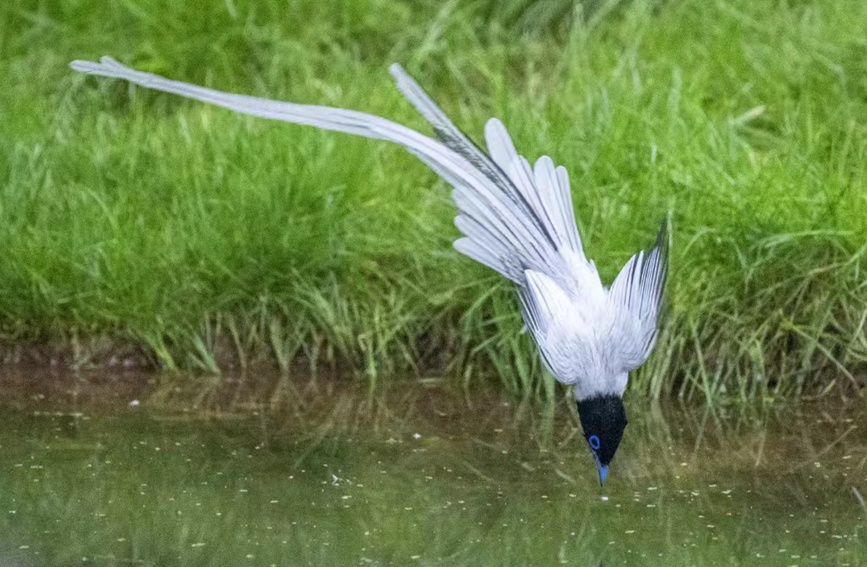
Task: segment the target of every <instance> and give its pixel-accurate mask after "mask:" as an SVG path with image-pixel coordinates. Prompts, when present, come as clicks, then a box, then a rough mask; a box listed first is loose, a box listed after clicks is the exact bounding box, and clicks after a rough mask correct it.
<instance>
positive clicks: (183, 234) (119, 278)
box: [0, 0, 867, 400]
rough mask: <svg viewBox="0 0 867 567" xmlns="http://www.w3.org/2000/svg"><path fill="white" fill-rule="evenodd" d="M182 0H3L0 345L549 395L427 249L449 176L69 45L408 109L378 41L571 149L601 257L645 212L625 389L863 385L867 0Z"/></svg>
mask: <svg viewBox="0 0 867 567" xmlns="http://www.w3.org/2000/svg"><path fill="white" fill-rule="evenodd" d="M57 4H62V6H58V5H57ZM199 4H201V3H192V2H189V3H183V2H169V1H164V0H146V1H143V2H136V3H129V2H123V1H120V0H115V1H109V2H104V1H99V2H97V1H96V0H78V1H74V2H67V3H50V2H40V1H37V0H19V1H17V2H11V3H6V4H4V5H3V6H2V7H0V76H2V77H3V81H2V86H0V242H2V258H3V261H2V262H0V329H2V334H3V336H4V337H5V339H6V340H7V341H33V340H46V339H51V340H55V341H56V340H60V341H72V342H80V341H83V340H87V339H88V338H91V337H111V338H113V339H117V340H120V341H127V342H130V343H133V344H141V345H144V346H145V347H146V350H147V351H148V352H149V353H152V356H153V359H154V360H156V361H158V363H159V364H161V365H163V366H165V367H194V368H204V369H207V370H216V369H218V368H219V367H220V366H221V365H225V364H227V363H228V362H229V361H235V362H236V363H239V364H242V365H251V364H253V363H255V362H256V361H258V360H270V361H276V362H277V363H278V364H280V365H281V366H283V367H284V368H289V367H291V366H292V361H299V360H300V361H303V363H304V364H308V363H309V364H310V365H312V366H313V367H314V368H321V367H322V366H324V365H339V366H340V367H342V368H347V367H349V368H352V369H354V370H357V371H358V372H360V373H362V374H364V375H366V376H368V377H370V378H371V379H377V378H379V377H382V376H387V375H393V374H406V373H408V372H409V373H417V374H420V375H429V374H431V373H436V374H448V375H451V376H454V377H455V378H457V379H461V380H464V381H466V382H467V383H470V384H472V383H475V382H478V381H486V380H491V379H494V380H496V379H500V380H502V382H503V383H504V384H505V385H506V386H507V387H509V388H511V389H513V390H515V391H526V392H538V393H543V394H544V395H549V394H550V393H551V392H552V391H553V387H552V385H551V382H550V381H549V380H546V379H542V375H541V372H540V369H539V364H538V362H537V359H536V355H535V352H534V349H533V348H532V345H531V343H530V340H529V338H528V337H526V336H522V335H519V334H518V330H519V328H520V320H519V317H518V314H517V308H516V301H515V298H514V297H513V293H512V291H511V290H510V288H509V286H507V285H505V284H504V283H503V282H502V281H500V280H499V278H498V277H496V276H495V275H494V274H493V273H491V272H490V271H487V270H486V269H484V268H482V267H480V266H476V265H474V264H472V263H471V262H470V261H469V260H467V259H465V258H463V257H460V256H459V255H458V254H457V253H456V252H454V251H453V250H452V249H451V245H450V243H451V241H452V240H453V239H454V238H455V237H456V236H457V231H456V230H455V229H454V228H453V227H452V224H451V218H452V216H453V209H452V207H451V204H450V202H449V199H448V189H447V187H446V186H445V185H444V183H442V182H441V181H439V180H437V178H436V176H435V175H434V174H433V173H431V172H429V171H428V170H426V169H425V167H424V166H422V165H421V164H419V163H418V162H416V161H415V160H414V159H413V158H412V157H411V156H409V155H407V154H405V153H404V152H403V151H402V150H400V149H399V148H396V147H392V146H389V145H385V144H382V143H376V142H372V141H368V140H362V139H356V138H352V137H349V136H344V135H338V134H331V133H322V132H318V131H315V130H312V129H308V128H303V127H295V126H288V125H284V124H274V123H268V122H264V121H257V120H253V119H248V118H244V117H239V116H236V115H234V114H232V113H230V112H227V111H223V110H219V109H215V108H211V107H207V106H205V105H201V104H196V103H191V102H187V101H184V100H181V99H179V98H176V97H172V96H169V95H162V94H157V93H153V92H146V91H144V90H134V89H131V88H129V87H128V86H127V85H126V84H121V83H119V82H113V81H106V80H94V79H92V78H85V77H82V76H78V75H76V74H74V73H72V72H71V71H69V70H68V69H67V66H66V64H67V62H68V61H70V60H72V59H76V58H87V59H92V58H95V57H98V56H99V55H103V54H111V55H113V56H115V57H116V58H118V59H119V60H121V61H122V62H125V63H129V64H131V65H133V66H136V67H138V68H140V69H144V70H149V71H153V72H158V73H161V74H165V75H168V76H170V77H173V78H179V79H183V80H187V81H191V82H196V83H202V84H207V85H209V86H214V87H216V88H220V89H223V90H230V91H235V92H243V93H250V94H255V95H260V96H268V97H271V98H282V99H286V100H292V101H299V102H308V103H319V104H329V105H334V106H342V107H348V108H356V109H361V110H365V111H369V112H372V113H375V114H381V115H384V116H388V117H391V118H393V119H396V120H398V121H401V122H405V123H407V124H410V125H412V126H416V127H419V128H422V127H423V126H422V123H421V121H420V120H419V118H418V117H417V116H416V115H415V113H414V112H413V111H412V109H411V108H410V107H409V106H408V104H406V103H404V102H403V101H402V100H401V98H400V96H399V95H398V94H397V92H396V89H395V88H394V87H393V86H392V85H391V82H390V78H389V76H388V74H387V72H386V66H387V64H388V63H390V62H392V61H399V62H402V63H404V64H405V65H406V66H407V67H408V68H409V69H410V71H411V72H413V73H414V74H415V75H416V76H417V77H418V78H419V80H420V81H421V82H422V84H424V85H425V86H426V87H427V88H428V90H429V91H430V92H431V93H432V95H433V96H434V98H435V99H437V100H439V101H440V102H441V104H442V106H443V107H444V108H445V109H446V111H447V112H449V113H450V114H451V115H452V117H453V118H454V120H455V122H456V123H458V124H459V125H461V126H462V127H463V128H464V129H465V130H466V131H467V132H468V133H469V134H470V135H472V136H474V137H476V138H477V139H478V138H479V134H480V133H481V131H482V127H483V124H484V122H485V120H486V119H487V118H488V117H489V116H498V117H500V118H502V119H503V121H504V122H505V124H506V125H507V127H508V128H509V129H510V131H511V133H512V135H513V137H514V138H515V140H516V143H517V144H518V147H519V149H520V150H521V151H522V153H524V154H525V155H527V156H528V157H530V158H531V159H535V157H537V156H538V155H541V154H549V155H551V156H552V157H553V158H554V160H555V161H556V162H557V163H561V164H564V165H565V166H566V167H567V169H568V170H569V172H570V175H571V179H572V186H573V196H574V201H575V204H576V207H577V208H576V212H577V217H578V219H579V225H580V229H581V231H582V235H583V237H584V241H585V246H586V248H587V252H588V255H590V256H591V257H593V258H595V259H596V262H597V264H598V266H599V268H600V271H601V273H602V274H603V276H604V278H606V279H607V280H610V278H613V276H614V275H615V274H616V272H617V270H618V269H619V267H620V266H621V265H622V264H623V263H624V262H625V261H626V260H627V258H628V257H629V256H630V255H631V254H632V253H633V252H634V251H636V250H638V249H639V248H641V247H646V246H648V245H649V244H650V243H651V242H652V240H653V237H654V234H655V231H656V229H657V227H658V223H659V220H660V219H661V218H662V217H663V216H665V215H666V214H668V213H669V212H670V213H671V215H672V221H673V239H674V241H673V250H672V275H671V278H670V285H669V289H668V296H669V301H670V308H669V314H668V317H667V320H666V322H665V326H664V332H663V336H662V339H661V341H660V343H659V346H658V348H657V351H656V353H655V354H654V356H653V357H652V358H651V360H650V361H649V362H648V364H647V365H646V366H645V367H644V368H643V369H642V370H641V371H640V372H638V373H637V375H636V376H635V377H634V378H633V381H632V389H633V392H634V393H635V394H643V395H648V396H665V395H669V394H679V395H683V396H685V397H690V398H700V397H705V398H707V399H709V400H713V399H718V397H719V396H720V395H728V396H735V397H739V398H742V399H748V398H753V397H756V396H765V395H782V394H786V395H789V394H799V393H813V392H816V391H823V390H827V389H833V388H838V389H840V390H844V389H845V390H846V391H849V390H851V388H852V387H854V386H856V385H862V384H864V382H865V381H867V337H865V317H867V287H865V268H867V258H865V243H867V183H865V181H867V175H865V165H864V164H865V163H867V160H865V158H867V64H865V61H867V44H865V42H864V36H863V30H864V29H867V4H864V3H858V2H850V1H843V0H833V1H828V2H819V1H816V2H799V3H785V2H779V3H775V2H766V3H755V2H749V1H747V0H742V1H741V0H733V1H729V2H717V3H709V2H700V1H693V2H632V3H629V2H625V3H622V4H618V5H611V6H608V5H607V4H605V3H600V2H597V3H593V4H592V5H588V7H587V12H588V13H587V14H586V15H584V16H581V15H576V14H575V13H574V12H572V11H571V10H569V9H568V4H569V3H566V2H556V1H555V2H547V3H530V2H512V3H506V4H501V3H496V2H483V1H480V2H474V3H466V4H465V3H461V2H452V3H446V4H442V3H440V2H434V1H432V0H430V1H428V0H419V1H415V2H407V3H396V2H392V1H386V0H366V1H361V2H353V3H344V2H338V1H336V0H335V1H326V2H314V1H307V0H289V1H280V2H278V1H277V0H273V1H271V0H268V1H257V2H253V1H247V0H236V1H234V2H222V1H220V2H217V1H214V2H210V3H205V4H207V5H208V7H207V8H205V7H203V6H201V5H199ZM350 4H351V6H350ZM607 280H606V281H607Z"/></svg>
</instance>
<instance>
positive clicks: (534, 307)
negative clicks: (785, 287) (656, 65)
mask: <svg viewBox="0 0 867 567" xmlns="http://www.w3.org/2000/svg"><path fill="white" fill-rule="evenodd" d="M70 67H71V68H72V69H73V70H75V71H78V72H81V73H85V74H89V75H98V76H103V77H112V78H117V79H123V80H126V81H129V82H130V83H133V84H136V85H139V86H142V87H146V88H149V89H155V90H158V91H164V92H167V93H173V94H176V95H180V96H182V97H186V98H190V99H195V100H198V101H202V102H206V103H210V104H214V105H217V106H220V107H223V108H227V109H229V110H233V111H235V112H238V113H241V114H247V115H252V116H256V117H260V118H265V119H272V120H278V121H283V122H289V123H294V124H300V125H307V126H314V127H317V128H320V129H324V130H332V131H337V132H343V133H348V134H354V135H358V136H363V137H366V138H372V139H376V140H384V141H388V142H392V143H396V144H398V145H400V146H403V147H404V148H405V149H406V150H408V151H409V152H410V153H411V154H413V155H414V156H416V157H417V158H418V159H419V160H421V161H422V162H423V163H424V164H426V165H427V166H428V167H430V168H431V169H432V170H433V171H434V172H436V173H437V174H438V175H439V176H440V177H442V178H443V179H444V180H445V181H446V182H447V183H448V184H449V185H451V186H452V188H453V190H452V194H451V196H452V200H453V202H454V205H455V206H456V208H457V215H456V217H455V219H454V223H455V226H456V227H457V229H458V231H459V232H460V233H461V234H462V236H461V237H460V238H458V239H457V240H455V242H454V247H455V249H456V250H457V251H458V252H460V253H461V254H463V255H465V256H467V257H469V258H471V259H472V260H475V261H476V262H479V263H481V264H483V265H484V266H487V267H488V268H491V269H492V270H494V271H495V272H497V273H499V274H500V275H502V276H503V277H505V278H506V279H507V280H509V281H510V282H512V283H513V284H514V287H515V289H516V290H517V296H518V303H519V304H520V310H521V314H522V317H523V320H524V323H525V328H526V329H527V330H528V331H529V333H530V334H531V335H532V337H533V339H534V341H535V343H536V346H537V350H538V351H539V354H540V356H541V359H542V362H543V365H544V366H545V368H546V369H547V370H548V372H549V373H550V374H551V375H552V376H553V377H554V378H555V379H556V380H557V381H559V382H560V383H562V384H564V385H566V386H567V387H568V386H571V387H572V392H573V395H574V398H575V403H576V406H577V411H578V416H579V421H580V424H581V428H582V430H583V433H584V437H585V439H586V441H587V445H588V447H589V449H590V452H591V454H592V456H593V458H594V460H595V462H596V466H597V470H598V473H599V482H600V484H602V483H604V482H605V479H606V477H607V476H608V469H609V466H610V463H611V461H612V459H613V458H614V456H615V453H616V452H617V449H618V448H619V446H620V443H621V440H622V439H623V433H624V430H625V428H626V425H627V423H628V420H627V416H626V409H625V407H624V404H623V394H624V392H625V390H626V386H627V382H628V377H629V372H631V371H633V370H635V369H637V368H638V367H639V366H641V365H642V364H643V363H644V362H645V360H647V358H648V357H649V356H650V354H651V352H652V351H653V348H654V346H655V344H656V342H657V337H658V334H659V319H660V314H661V311H662V307H663V303H664V288H665V284H666V279H667V275H668V258H669V241H670V235H669V222H668V218H667V217H666V218H665V219H664V220H663V222H662V225H661V227H660V229H659V232H658V234H657V238H656V242H655V244H654V245H653V247H652V248H651V249H650V250H648V251H644V250H641V251H639V252H638V253H636V254H634V255H633V256H632V257H631V258H630V259H629V260H628V261H627V262H626V264H625V265H624V266H623V268H622V269H621V270H620V272H619V273H618V275H617V276H616V277H615V278H614V280H613V282H612V283H611V284H610V286H605V285H603V284H602V281H601V279H600V276H599V272H598V270H597V268H596V264H595V263H594V262H593V260H590V259H588V258H587V256H586V255H585V254H584V249H583V246H582V241H581V237H580V235H579V232H578V227H577V224H576V221H575V209H574V205H573V201H572V193H571V188H570V182H569V176H568V173H567V171H566V169H565V168H564V167H563V166H556V165H555V164H554V162H553V160H552V159H551V158H550V157H548V156H541V157H540V158H538V160H536V162H535V163H534V164H533V165H532V166H531V165H530V162H529V161H528V160H527V159H526V158H525V157H523V156H522V155H519V154H518V152H517V150H516V148H515V145H514V143H513V142H512V139H511V137H510V136H509V133H508V132H507V130H506V127H505V126H504V125H503V123H502V122H501V121H500V120H499V119H497V118H491V119H489V120H488V121H487V123H486V124H485V128H484V139H485V146H486V149H487V151H485V150H483V149H481V148H480V147H479V146H478V145H476V143H475V142H473V140H472V139H470V138H469V137H468V136H467V135H466V134H464V133H463V132H462V131H461V130H460V129H458V127H457V126H455V125H454V123H453V122H452V121H451V120H450V119H449V117H448V116H446V114H445V112H443V110H442V109H441V108H440V107H439V106H438V105H437V104H436V103H435V102H434V101H433V100H432V99H431V98H430V96H428V94H427V93H426V92H425V91H424V90H423V89H422V88H421V86H419V84H418V83H417V82H416V81H415V80H414V79H413V78H412V77H411V76H410V75H409V74H408V73H407V72H406V71H405V70H404V69H403V67H401V66H400V65H399V64H397V63H394V64H392V65H391V66H390V67H389V72H390V73H391V75H392V77H393V79H394V81H395V82H396V85H397V88H398V89H399V90H400V92H401V93H402V94H403V95H404V97H405V98H406V99H407V100H408V101H409V102H410V103H411V104H412V105H413V106H414V107H415V108H416V110H417V111H418V112H419V113H420V114H421V115H422V117H424V119H425V120H426V121H427V122H428V123H429V124H430V126H431V127H432V128H433V131H434V132H435V134H436V138H433V137H430V136H427V135H425V134H422V133H420V132H418V131H416V130H413V129H411V128H409V127H407V126H404V125H402V124H399V123H396V122H393V121H391V120H388V119H385V118H382V117H380V116H376V115H373V114H367V113H364V112H360V111H357V110H349V109H342V108H335V107H329V106H317V105H308V104H296V103H291V102H282V101H276V100H269V99H264V98H258V97H253V96H248V95H241V94H230V93H226V92H222V91H218V90H214V89H210V88H206V87H201V86H197V85H193V84H190V83H185V82H181V81H175V80H171V79H167V78H165V77H161V76H159V75H155V74H151V73H146V72H142V71H138V70H135V69H133V68H130V67H127V66H124V65H122V64H121V63H119V62H117V61H116V60H115V59H112V58H111V57H102V58H100V60H99V62H94V61H82V60H76V61H72V62H71V63H70Z"/></svg>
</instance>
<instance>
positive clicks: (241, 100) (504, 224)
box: [70, 57, 577, 286]
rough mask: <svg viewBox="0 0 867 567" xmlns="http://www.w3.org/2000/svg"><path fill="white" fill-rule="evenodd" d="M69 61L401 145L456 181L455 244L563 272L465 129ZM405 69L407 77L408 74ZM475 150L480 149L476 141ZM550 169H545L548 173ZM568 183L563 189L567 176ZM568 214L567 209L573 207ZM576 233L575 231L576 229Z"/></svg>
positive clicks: (537, 218) (488, 258)
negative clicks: (443, 134) (435, 127)
mask: <svg viewBox="0 0 867 567" xmlns="http://www.w3.org/2000/svg"><path fill="white" fill-rule="evenodd" d="M70 67H72V69H74V70H76V71H79V72H82V73H87V74H92V75H101V76H105V77H114V78H119V79H124V80H127V81H130V82H132V83H135V84H137V85H140V86H142V87H147V88H151V89H155V90H159V91H164V92H169V93H173V94H177V95H180V96H184V97H187V98H191V99H195V100H200V101H203V102H207V103H211V104H215V105H217V106H221V107H223V108H228V109H230V110H234V111H235V112H240V113H242V114H248V115H251V116H257V117H260V118H267V119H272V120H281V121H284V122H291V123H294V124H303V125H308V126H315V127H317V128H323V129H326V130H335V131H338V132H345V133H349V134H355V135H359V136H364V137H367V138H373V139H378V140H387V141H390V142H394V143H397V144H400V145H401V146H403V147H404V148H406V149H407V150H408V151H410V152H411V153H412V154H414V155H415V156H416V157H418V158H419V159H420V160H421V161H423V162H424V163H425V164H426V165H428V166H429V167H430V168H431V169H433V170H434V171H435V172H436V173H438V174H439V175H440V176H441V177H443V178H444V179H445V180H446V181H447V182H448V183H450V184H451V185H452V186H453V187H454V192H453V198H454V201H455V203H456V204H457V206H458V209H459V210H460V214H459V215H458V217H457V219H456V221H455V222H456V224H457V226H458V228H459V229H460V230H461V231H462V232H463V233H464V234H465V235H466V236H465V238H461V239H460V240H458V241H457V242H456V243H455V247H456V248H457V249H458V250H459V251H461V252H463V253H464V254H466V255H468V256H470V257H471V258H474V259H475V260H477V261H479V262H481V263H483V264H485V265H487V266H489V267H491V268H493V269H494V270H496V271H498V272H499V273H501V274H502V275H504V276H506V277H507V278H509V279H510V280H512V281H513V282H515V283H517V284H518V285H521V286H523V285H525V281H524V270H526V269H531V270H536V271H539V272H542V273H545V274H550V275H552V276H554V275H557V274H562V273H563V272H564V261H563V257H562V256H561V255H559V254H558V252H557V242H556V241H555V239H554V237H553V236H552V234H551V230H550V228H549V227H548V225H547V224H546V220H547V218H542V217H543V216H545V215H541V214H539V213H538V212H537V211H539V210H541V209H538V208H536V207H534V208H532V209H531V208H529V207H528V206H527V205H526V204H521V199H520V198H519V197H518V192H519V189H520V191H521V192H525V191H527V188H526V187H523V186H522V187H520V188H519V187H517V185H516V184H515V183H509V182H508V180H504V179H503V176H502V175H500V172H497V171H496V169H495V168H494V167H493V166H491V165H490V163H489V162H490V160H487V161H486V160H485V159H484V158H479V159H476V158H477V157H478V156H476V154H475V153H473V152H471V151H469V150H467V151H464V150H463V149H461V151H458V150H456V149H455V148H464V146H465V145H466V144H469V145H470V146H472V144H471V143H469V140H468V139H467V138H466V137H465V136H464V137H462V138H461V137H459V138H457V141H453V142H450V144H451V146H452V147H450V146H449V145H447V144H444V143H441V142H439V141H437V140H434V139H432V138H430V137H428V136H425V135H423V134H420V133H419V132H416V131H415V130H412V129H410V128H407V127H406V126H403V125H401V124H397V123H395V122H392V121H390V120H386V119H385V118H381V117H379V116H374V115H371V114H366V113H363V112H358V111H354V110H346V109H342V108H332V107H326V106H314V105H305V104H295V103H290V102H280V101H274V100H268V99H262V98H257V97H252V96H245V95H237V94H229V93H225V92H221V91H217V90H214V89H209V88H205V87H200V86H196V85H191V84H189V83H184V82H180V81H173V80H170V79H166V78H164V77H160V76H158V75H154V74H151V73H144V72H141V71H136V70H135V69H131V68H129V67H125V66H124V65H121V64H120V63H118V62H117V61H115V60H114V59H112V58H110V57H103V58H101V59H100V61H99V63H96V62H90V61H73V62H72V63H70ZM403 75H404V76H405V77H408V75H406V74H405V73H404V74H403ZM409 80H410V81H412V79H409ZM412 84H414V81H412ZM416 86H417V85H416ZM419 90H420V89H419ZM405 92H406V91H405ZM428 100H429V99H428ZM431 104H432V103H431ZM431 108H432V109H429V110H428V111H427V113H426V114H425V116H428V117H430V118H433V119H436V120H437V121H438V122H441V123H443V124H445V125H447V126H448V127H450V129H454V130H457V129H456V128H454V126H453V125H452V124H451V122H449V121H448V119H447V118H445V115H444V114H442V111H440V110H439V109H438V108H436V105H433V107H431ZM443 119H444V122H443ZM448 131H451V130H448ZM461 136H463V135H461ZM501 138H502V136H501V135H500V136H498V137H497V141H498V142H499V145H500V146H503V142H502V139H501ZM464 149H465V148H464ZM475 150H476V152H478V149H477V148H475ZM498 151H499V150H498ZM478 153H481V152H478ZM498 155H500V156H501V158H500V159H503V160H504V159H505V154H503V152H501V151H499V154H498ZM494 161H495V162H496V161H498V158H496V157H495V158H494ZM502 163H504V164H505V163H506V162H505V161H502ZM525 173H526V172H525ZM548 173H549V172H547V170H546V175H548ZM516 175H517V174H516ZM554 178H555V179H556V182H557V187H562V186H563V181H564V180H565V176H564V175H562V174H559V175H556V174H555V176H554ZM510 179H511V178H510ZM566 189H567V192H568V183H567V184H566ZM569 203H570V204H571V200H569ZM564 214H566V213H564ZM568 214H571V206H570V207H569V213H568ZM548 224H550V223H548ZM573 224H574V223H573ZM575 236H576V238H577V232H576V235H575Z"/></svg>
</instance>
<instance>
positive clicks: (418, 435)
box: [412, 433, 421, 439]
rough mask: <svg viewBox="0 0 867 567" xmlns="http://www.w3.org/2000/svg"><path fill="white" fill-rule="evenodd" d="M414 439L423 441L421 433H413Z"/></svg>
mask: <svg viewBox="0 0 867 567" xmlns="http://www.w3.org/2000/svg"><path fill="white" fill-rule="evenodd" d="M412 438H413V439H421V433H413V434H412Z"/></svg>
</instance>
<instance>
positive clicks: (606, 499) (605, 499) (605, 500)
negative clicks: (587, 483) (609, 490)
mask: <svg viewBox="0 0 867 567" xmlns="http://www.w3.org/2000/svg"><path fill="white" fill-rule="evenodd" d="M569 496H573V497H574V495H572V494H570V495H569ZM602 501H603V502H608V497H607V496H603V497H602Z"/></svg>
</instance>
